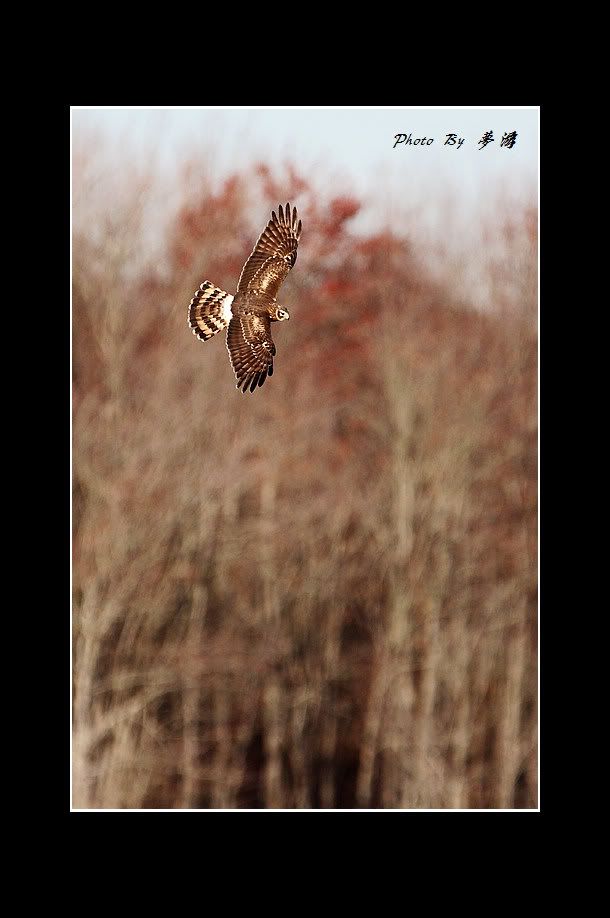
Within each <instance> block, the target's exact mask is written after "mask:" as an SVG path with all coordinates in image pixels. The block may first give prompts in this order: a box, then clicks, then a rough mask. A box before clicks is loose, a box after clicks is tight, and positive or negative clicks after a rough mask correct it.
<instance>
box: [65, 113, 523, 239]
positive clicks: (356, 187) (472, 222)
mask: <svg viewBox="0 0 610 918" xmlns="http://www.w3.org/2000/svg"><path fill="white" fill-rule="evenodd" d="M538 122H539V110H538V108H537V107H529V108H523V107H522V108H518V107H515V108H473V107H467V108H438V109H432V108H379V107H378V108H269V107H266V108H259V109H253V108H245V107H242V108H226V107H225V108H176V107H174V108H165V109H163V108H141V107H140V108H137V107H134V108H86V107H81V108H76V107H73V108H72V136H73V143H74V145H75V146H76V145H77V144H78V143H79V141H80V140H81V139H83V138H84V137H85V136H86V135H87V134H89V133H90V132H92V131H93V132H95V133H96V134H97V135H98V136H100V137H101V138H102V139H103V142H104V147H105V148H106V149H107V151H108V152H109V153H112V154H113V156H114V157H115V161H116V162H117V164H118V166H119V171H120V166H121V162H123V163H125V164H127V163H132V162H134V161H136V162H137V159H138V156H139V155H142V154H146V155H148V154H150V153H151V152H152V153H154V156H155V158H156V161H157V165H158V168H159V170H160V171H161V173H162V174H166V175H168V176H171V175H176V174H178V172H179V170H180V168H181V165H182V163H183V162H184V161H185V159H187V158H188V157H191V158H193V157H194V158H195V159H196V157H197V155H201V156H202V157H203V156H205V157H206V160H209V158H210V157H211V165H212V175H213V177H214V178H216V179H218V180H221V179H222V178H223V177H224V176H226V175H227V174H228V173H229V172H232V171H236V170H240V169H242V168H244V167H247V166H248V165H250V164H251V163H254V162H260V161H263V162H265V163H266V164H268V165H269V166H271V167H273V166H278V167H281V165H282V164H283V163H285V162H287V161H289V162H291V163H293V164H294V166H295V167H296V169H297V171H299V172H301V173H303V174H304V175H305V177H306V178H307V177H310V176H311V175H313V176H314V177H315V184H316V187H318V188H319V189H320V190H321V191H322V192H323V193H327V194H328V195H329V196H334V195H337V194H344V193H345V194H349V193H352V192H353V193H355V194H357V195H359V196H361V197H363V198H364V200H365V201H366V207H365V208H364V209H363V211H362V212H361V213H360V214H359V215H358V216H357V217H356V219H355V220H353V221H351V223H350V226H351V228H352V230H353V231H354V232H359V231H362V232H369V231H371V230H372V229H375V228H377V227H379V226H380V225H383V224H387V223H392V224H396V225H400V226H403V227H407V228H408V227H412V226H413V224H414V223H415V222H417V229H418V236H419V238H420V239H423V240H425V239H426V238H429V239H430V240H433V239H439V238H441V237H444V238H446V240H447V244H448V245H449V246H451V247H453V248H455V247H456V246H460V245H462V244H463V245H464V246H467V245H468V244H471V243H472V239H473V238H474V236H476V233H477V232H478V231H479V228H480V227H482V224H483V222H484V221H483V217H485V216H486V217H487V219H488V220H491V221H493V220H494V214H495V210H494V208H497V206H498V204H497V201H498V197H501V198H502V199H503V201H504V202H507V203H508V206H509V207H511V206H513V204H514V206H515V207H518V206H520V205H522V204H523V203H526V204H528V205H535V204H536V203H537V199H538V142H539V128H538ZM487 131H492V132H493V137H494V142H493V143H490V144H489V145H488V146H486V147H485V148H484V149H479V146H478V141H479V140H480V138H481V137H482V135H483V134H484V133H485V132H487ZM512 131H516V132H517V135H518V136H517V140H516V143H515V145H514V147H512V149H508V148H507V147H502V146H501V145H500V142H501V139H502V136H503V134H504V133H505V132H506V133H510V132H512ZM448 133H455V134H457V135H458V137H460V138H464V143H463V144H462V145H461V147H460V148H459V149H458V147H457V146H447V145H445V139H446V135H447V134H448ZM396 134H407V135H409V134H410V135H411V137H412V139H413V140H415V139H418V138H424V137H425V138H427V139H430V138H433V139H434V142H433V143H432V144H431V145H425V146H422V145H414V144H411V145H407V144H399V145H397V146H396V147H395V146H394V144H395V135H396ZM273 203H276V202H270V204H273ZM447 215H450V216H447ZM443 241H444V240H443Z"/></svg>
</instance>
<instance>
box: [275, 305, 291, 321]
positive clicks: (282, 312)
mask: <svg viewBox="0 0 610 918" xmlns="http://www.w3.org/2000/svg"><path fill="white" fill-rule="evenodd" d="M289 318H290V313H289V312H288V310H287V309H285V308H284V306H277V305H276V307H275V312H274V313H273V315H272V316H271V321H272V322H283V321H284V320H285V319H289Z"/></svg>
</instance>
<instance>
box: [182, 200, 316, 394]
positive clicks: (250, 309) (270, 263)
mask: <svg viewBox="0 0 610 918" xmlns="http://www.w3.org/2000/svg"><path fill="white" fill-rule="evenodd" d="M278 214H279V215H278V216H276V215H275V211H272V213H271V220H269V223H268V224H267V226H266V227H265V229H264V230H263V232H262V233H261V234H260V236H259V238H258V241H257V243H256V245H255V246H254V249H253V251H252V254H251V255H250V257H249V258H248V260H247V262H246V263H245V265H244V267H243V269H242V272H241V276H240V278H239V283H238V284H237V293H236V294H235V296H231V295H230V294H229V293H225V291H224V290H220V289H219V288H218V287H215V286H214V284H211V283H210V282H209V281H204V282H203V284H201V286H200V287H199V290H197V291H196V293H195V296H194V297H193V299H192V300H191V302H190V305H189V312H188V324H189V327H190V328H192V330H193V334H194V335H196V336H197V337H198V338H199V339H200V340H201V341H207V340H208V338H212V337H214V335H215V334H216V333H217V332H219V331H221V330H222V329H223V328H226V329H227V350H228V352H229V357H230V358H231V366H232V367H233V371H234V373H235V377H236V379H237V388H238V389H241V390H242V392H246V391H247V390H248V389H249V390H250V392H254V390H255V389H256V387H257V386H262V384H263V383H264V382H265V380H266V379H267V376H272V375H273V358H274V357H275V344H274V343H273V339H272V337H271V323H272V322H283V321H284V320H285V319H289V318H290V315H289V313H288V310H287V309H286V308H285V307H283V306H280V305H279V303H278V302H277V301H276V299H275V298H276V296H277V293H278V291H279V289H280V286H281V284H282V281H283V280H284V278H285V277H286V275H287V274H288V272H289V271H290V269H291V268H292V267H293V265H294V263H295V262H296V260H297V246H298V244H299V237H300V235H301V221H300V220H298V222H297V212H296V208H294V207H293V208H292V211H291V210H290V204H286V212H285V213H284V211H283V209H282V205H281V204H280V206H279V208H278Z"/></svg>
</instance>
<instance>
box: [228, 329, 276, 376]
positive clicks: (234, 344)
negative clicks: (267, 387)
mask: <svg viewBox="0 0 610 918" xmlns="http://www.w3.org/2000/svg"><path fill="white" fill-rule="evenodd" d="M227 350H228V352H229V357H230V358H231V366H232V367H233V371H234V373H235V376H236V377H237V388H238V389H241V390H242V392H245V391H246V389H248V388H249V389H250V392H254V390H255V389H256V387H257V386H262V384H263V383H264V382H265V380H266V379H267V376H272V375H273V358H274V356H275V344H274V343H273V339H272V337H271V322H270V320H269V316H259V315H253V314H252V313H246V314H245V315H242V316H240V317H235V318H233V319H231V322H230V323H229V329H228V331H227Z"/></svg>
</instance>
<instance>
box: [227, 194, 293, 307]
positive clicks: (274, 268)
mask: <svg viewBox="0 0 610 918" xmlns="http://www.w3.org/2000/svg"><path fill="white" fill-rule="evenodd" d="M278 213H279V216H277V217H276V215H275V211H273V212H272V214H271V220H270V221H269V223H268V224H267V226H266V227H265V229H264V230H263V232H262V233H261V234H260V236H259V238H258V242H257V243H256V245H255V246H254V251H253V252H252V254H251V255H250V258H249V259H248V261H247V262H246V263H245V265H244V267H243V270H242V272H241V276H240V278H239V283H238V285H237V292H238V293H242V292H244V291H246V290H260V291H263V292H265V293H268V294H269V295H270V296H272V297H274V298H275V297H276V296H277V293H278V290H279V289H280V287H281V285H282V281H283V280H284V278H285V277H286V275H287V274H288V272H289V271H290V269H291V268H292V267H293V266H294V263H295V262H296V260H297V246H298V244H299V237H300V235H301V221H300V220H298V221H297V212H296V208H294V207H293V209H292V211H291V210H290V204H286V213H284V211H283V210H282V205H281V204H280V206H279V208H278Z"/></svg>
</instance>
